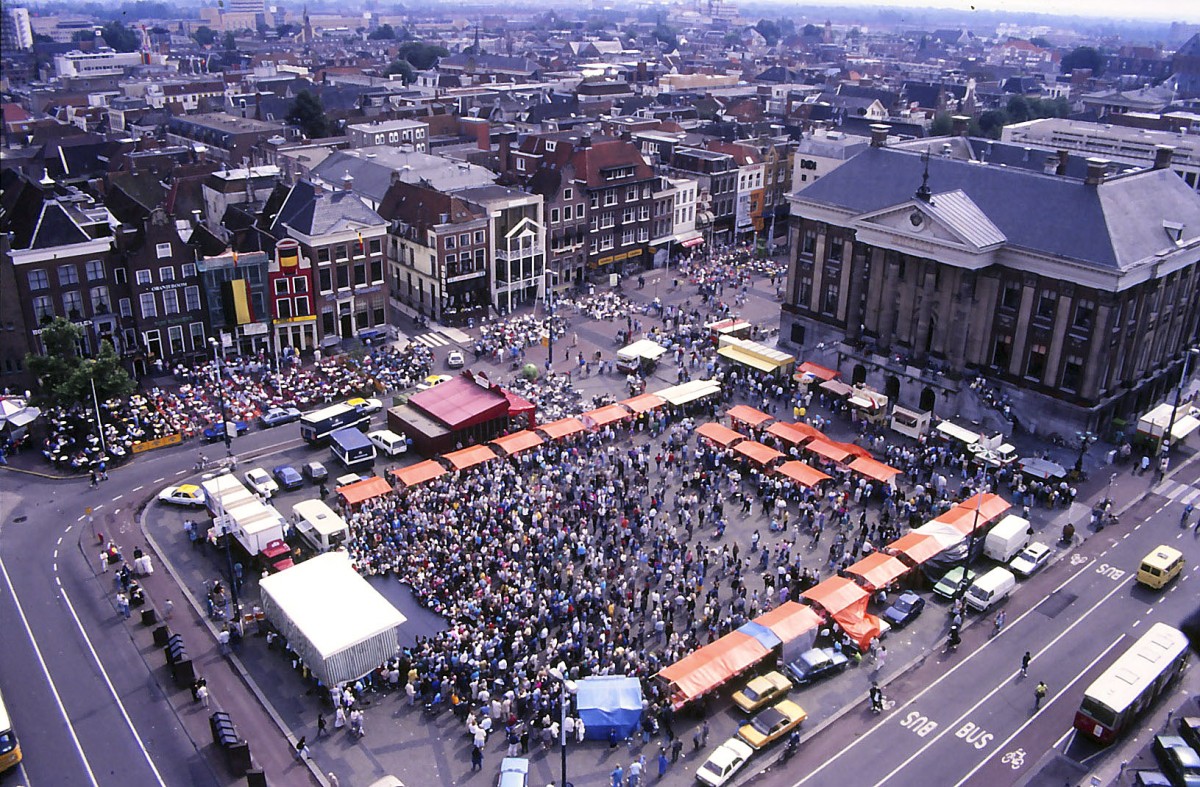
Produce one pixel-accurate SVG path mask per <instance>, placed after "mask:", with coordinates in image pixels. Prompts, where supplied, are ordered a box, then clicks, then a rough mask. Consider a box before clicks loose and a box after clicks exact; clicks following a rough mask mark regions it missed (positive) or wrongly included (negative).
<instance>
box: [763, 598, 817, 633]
mask: <svg viewBox="0 0 1200 787" xmlns="http://www.w3.org/2000/svg"><path fill="white" fill-rule="evenodd" d="M754 622H755V623H757V624H759V625H760V626H766V627H767V628H769V629H770V630H771V631H773V632H774V633H775V636H777V637H779V639H780V640H781V641H782V642H790V641H792V640H794V639H795V638H796V637H798V636H800V635H801V634H805V633H807V632H809V631H812V630H813V629H815V628H817V627H818V626H820V625H821V616H820V615H818V614H817V613H816V612H814V611H813V610H812V608H811V607H806V606H804V605H803V604H801V603H799V602H797V601H785V602H783V603H782V604H780V605H779V606H778V607H775V609H773V610H771V611H770V612H764V613H763V614H761V615H759V616H758V617H756V618H755V619H754Z"/></svg>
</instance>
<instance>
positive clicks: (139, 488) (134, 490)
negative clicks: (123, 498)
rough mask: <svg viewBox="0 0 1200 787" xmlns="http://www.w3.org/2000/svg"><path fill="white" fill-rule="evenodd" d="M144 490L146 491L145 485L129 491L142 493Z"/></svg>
mask: <svg viewBox="0 0 1200 787" xmlns="http://www.w3.org/2000/svg"><path fill="white" fill-rule="evenodd" d="M143 489H145V484H143V485H142V486H135V487H134V488H133V489H131V490H129V491H130V492H140V491H142V490H143Z"/></svg>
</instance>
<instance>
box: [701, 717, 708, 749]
mask: <svg viewBox="0 0 1200 787" xmlns="http://www.w3.org/2000/svg"><path fill="white" fill-rule="evenodd" d="M700 733H701V741H700V742H701V743H703V744H704V745H705V746H707V745H708V733H709V726H708V719H705V720H704V724H703V726H701V727H700Z"/></svg>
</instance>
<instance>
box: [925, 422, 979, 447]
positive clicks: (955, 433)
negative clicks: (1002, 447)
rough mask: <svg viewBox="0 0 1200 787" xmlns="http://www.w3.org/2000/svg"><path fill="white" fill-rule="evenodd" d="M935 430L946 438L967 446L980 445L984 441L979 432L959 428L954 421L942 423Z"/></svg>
mask: <svg viewBox="0 0 1200 787" xmlns="http://www.w3.org/2000/svg"><path fill="white" fill-rule="evenodd" d="M934 429H936V430H937V431H939V432H941V433H942V434H943V435H944V436H946V437H949V438H951V439H953V440H958V441H960V442H963V443H966V444H967V445H972V444H974V443H978V442H979V441H980V440H981V439H983V438H982V437H981V436H980V434H979V432H976V431H974V430H972V429H967V428H965V427H962V426H959V425H958V424H956V423H954V422H953V421H942V422H941V423H939V424H938V425H937V426H935V427H934Z"/></svg>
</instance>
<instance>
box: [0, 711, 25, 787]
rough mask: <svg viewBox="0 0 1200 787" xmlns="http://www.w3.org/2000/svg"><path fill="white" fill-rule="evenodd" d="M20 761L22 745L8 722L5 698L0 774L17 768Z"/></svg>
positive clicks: (0, 719) (0, 733)
mask: <svg viewBox="0 0 1200 787" xmlns="http://www.w3.org/2000/svg"><path fill="white" fill-rule="evenodd" d="M20 761H21V744H20V743H18V742H17V734H16V733H15V732H13V729H12V723H11V722H10V721H9V720H8V709H7V708H5V707H4V697H0V773H4V772H5V771H8V770H10V769H12V768H15V767H17V763H19V762H20Z"/></svg>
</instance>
